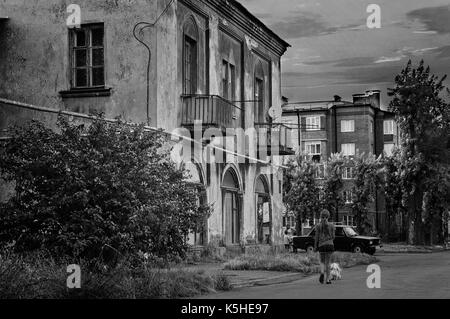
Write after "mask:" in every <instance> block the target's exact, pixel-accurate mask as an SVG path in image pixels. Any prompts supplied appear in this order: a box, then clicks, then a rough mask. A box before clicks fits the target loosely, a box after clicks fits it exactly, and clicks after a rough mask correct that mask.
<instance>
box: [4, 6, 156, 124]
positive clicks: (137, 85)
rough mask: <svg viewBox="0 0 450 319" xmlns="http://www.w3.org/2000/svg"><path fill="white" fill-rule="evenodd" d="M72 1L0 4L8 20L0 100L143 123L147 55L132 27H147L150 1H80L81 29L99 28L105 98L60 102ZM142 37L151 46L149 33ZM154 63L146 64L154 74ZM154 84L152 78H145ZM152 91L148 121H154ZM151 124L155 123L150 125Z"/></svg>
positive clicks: (152, 9)
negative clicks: (95, 25)
mask: <svg viewBox="0 0 450 319" xmlns="http://www.w3.org/2000/svg"><path fill="white" fill-rule="evenodd" d="M70 3H72V1H65V0H48V1H39V2H38V1H20V0H5V1H1V2H0V12H1V13H2V15H6V16H8V17H9V21H7V22H6V24H5V27H4V30H2V31H1V32H0V48H1V50H0V74H1V78H0V97H3V98H8V99H11V100H17V101H21V102H25V103H30V104H35V105H43V106H47V107H53V108H55V109H64V110H70V111H75V112H88V111H92V110H98V111H102V112H105V113H106V116H107V117H109V118H114V117H116V116H123V117H124V118H126V119H127V120H130V121H135V122H140V123H142V122H146V117H147V101H146V73H147V71H146V70H147V60H148V54H147V51H146V49H145V48H144V47H142V46H141V45H140V44H139V43H138V42H137V41H136V40H135V39H134V37H133V35H132V30H133V27H134V24H135V23H137V22H139V21H149V22H152V21H153V20H154V19H155V16H156V0H115V1H112V0H107V1H87V0H81V1H78V2H77V4H79V5H80V7H81V17H82V21H81V22H82V23H93V22H102V23H104V26H105V63H106V87H108V88H112V95H111V96H109V97H95V98H70V99H63V98H62V97H61V96H60V95H59V92H60V91H65V90H69V89H70V79H69V76H70V72H69V70H70V66H69V37H68V34H69V31H68V27H67V25H66V19H67V17H68V14H67V13H66V9H67V6H68V5H69V4H70ZM145 37H146V39H147V41H149V42H150V43H153V42H155V41H154V38H155V31H154V30H153V29H147V30H146V31H145ZM155 65H156V59H153V60H152V69H155ZM151 75H152V78H151V81H150V82H151V83H152V84H154V83H155V82H156V81H155V73H154V72H151ZM155 91H156V88H155V87H154V85H153V87H152V92H153V93H152V94H151V95H150V96H151V101H150V105H152V106H153V108H152V110H151V117H152V118H156V108H155V107H154V106H155V105H156V103H155V94H154V92H155ZM153 124H155V123H153Z"/></svg>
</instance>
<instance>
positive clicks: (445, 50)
mask: <svg viewBox="0 0 450 319" xmlns="http://www.w3.org/2000/svg"><path fill="white" fill-rule="evenodd" d="M433 53H436V54H437V58H438V59H448V58H450V45H445V46H442V47H440V48H437V49H435V50H433Z"/></svg>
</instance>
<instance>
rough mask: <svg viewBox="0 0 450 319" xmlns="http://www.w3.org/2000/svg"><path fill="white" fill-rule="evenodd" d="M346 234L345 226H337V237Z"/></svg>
mask: <svg viewBox="0 0 450 319" xmlns="http://www.w3.org/2000/svg"><path fill="white" fill-rule="evenodd" d="M343 236H345V234H344V228H342V227H336V237H343Z"/></svg>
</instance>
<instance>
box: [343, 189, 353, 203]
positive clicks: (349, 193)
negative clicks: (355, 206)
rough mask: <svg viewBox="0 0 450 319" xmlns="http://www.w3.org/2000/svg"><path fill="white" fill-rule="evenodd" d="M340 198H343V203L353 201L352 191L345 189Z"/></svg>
mask: <svg viewBox="0 0 450 319" xmlns="http://www.w3.org/2000/svg"><path fill="white" fill-rule="evenodd" d="M342 198H343V199H344V202H345V204H347V205H348V204H352V203H353V191H352V190H346V191H344V192H343V193H342Z"/></svg>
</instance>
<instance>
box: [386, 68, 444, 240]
mask: <svg viewBox="0 0 450 319" xmlns="http://www.w3.org/2000/svg"><path fill="white" fill-rule="evenodd" d="M445 79H446V77H443V78H441V79H439V78H438V77H437V76H435V75H432V74H431V72H430V68H429V67H425V66H424V62H423V61H421V62H420V63H419V66H418V67H417V68H413V67H412V63H411V61H409V62H408V65H407V66H406V68H405V69H404V70H402V72H401V73H400V74H399V75H398V76H397V77H396V78H395V84H396V87H395V88H394V89H390V90H389V95H390V96H391V97H393V100H392V102H391V103H390V110H391V111H392V112H394V113H395V115H396V121H397V123H398V124H399V126H400V130H401V135H402V136H401V137H402V167H401V185H402V193H403V199H404V204H405V206H406V207H407V209H408V218H409V225H410V234H411V236H410V237H409V241H410V242H413V243H415V244H424V243H425V234H426V232H427V228H428V227H427V223H428V222H427V220H430V218H431V216H430V213H431V212H432V211H431V210H429V209H428V210H427V209H424V208H425V207H429V205H428V204H427V203H428V202H429V198H430V196H429V195H427V187H428V186H429V185H430V183H431V184H433V180H434V181H436V180H439V179H441V178H444V179H446V178H445V177H439V176H440V174H441V173H442V172H447V171H448V170H445V169H444V170H441V169H439V168H438V167H439V166H448V165H449V161H450V160H449V158H450V156H449V155H450V153H449V145H450V144H449V142H450V137H449V136H450V134H449V132H450V109H449V107H448V106H449V105H448V103H446V102H445V100H444V99H443V98H442V93H443V92H444V89H445V87H444V85H443V82H444V80H445ZM447 92H448V90H447ZM444 174H445V173H444ZM444 193H445V192H440V193H439V194H444ZM435 200H437V201H439V202H442V203H444V206H445V207H446V209H447V210H448V197H447V198H445V197H444V198H443V197H440V198H435ZM431 219H433V218H431Z"/></svg>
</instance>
